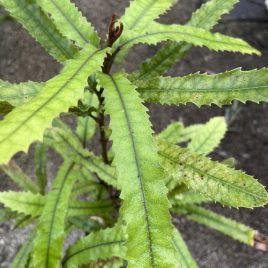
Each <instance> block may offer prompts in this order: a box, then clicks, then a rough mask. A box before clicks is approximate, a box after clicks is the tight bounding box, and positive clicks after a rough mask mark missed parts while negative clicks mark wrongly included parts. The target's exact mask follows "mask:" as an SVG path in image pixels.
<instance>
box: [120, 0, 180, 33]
mask: <svg viewBox="0 0 268 268" xmlns="http://www.w3.org/2000/svg"><path fill="white" fill-rule="evenodd" d="M176 2H177V0H149V1H148V0H133V1H131V2H130V6H129V7H128V8H127V9H126V11H125V14H124V15H123V16H122V17H121V19H120V21H121V22H122V23H123V25H124V29H125V30H141V31H144V28H147V26H148V23H151V22H152V21H153V20H155V19H157V18H158V17H159V15H161V14H163V13H165V12H166V11H167V10H169V9H170V7H171V6H172V5H173V4H175V3H176Z"/></svg>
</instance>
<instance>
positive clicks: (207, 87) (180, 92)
mask: <svg viewBox="0 0 268 268" xmlns="http://www.w3.org/2000/svg"><path fill="white" fill-rule="evenodd" d="M134 83H135V85H136V86H137V87H138V91H139V93H140V94H141V97H142V98H143V99H144V100H145V101H147V102H160V103H161V104H169V105H170V104H175V105H179V104H186V103H190V102H191V103H194V104H195V105H197V106H198V107H199V106H201V105H211V104H216V105H218V106H219V107H221V106H222V105H226V104H230V103H231V102H232V101H233V100H239V101H241V102H246V101H253V102H256V103H258V102H260V101H268V94H267V92H268V90H267V88H268V69H267V68H262V69H259V70H252V71H241V69H235V70H232V71H228V72H225V73H220V74H215V75H206V74H191V75H187V76H184V77H176V78H170V77H156V78H154V79H152V80H147V81H135V82H134Z"/></svg>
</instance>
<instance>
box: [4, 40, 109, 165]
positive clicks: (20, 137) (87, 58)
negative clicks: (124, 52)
mask: <svg viewBox="0 0 268 268" xmlns="http://www.w3.org/2000/svg"><path fill="white" fill-rule="evenodd" d="M106 52H107V50H96V49H95V48H94V47H92V46H91V45H88V46H86V47H85V48H84V49H83V50H82V51H81V52H80V54H79V56H78V58H76V59H74V60H70V61H68V63H67V64H66V66H65V68H64V69H63V71H62V72H61V73H60V74H59V75H57V76H55V77H54V78H52V79H51V80H49V81H48V82H47V83H46V85H45V87H44V89H43V90H42V91H41V92H40V93H39V94H38V95H37V96H36V97H34V98H33V99H32V100H31V101H29V102H28V103H26V104H24V105H22V106H20V107H17V108H16V109H15V110H14V111H12V112H11V113H9V114H8V115H7V116H6V117H5V119H4V120H2V121H0V151H1V155H0V163H6V162H8V161H9V159H10V158H11V157H12V156H13V155H14V154H15V153H16V152H18V151H26V150H27V148H28V147H29V145H30V144H31V142H33V141H35V140H40V139H41V138H42V135H43V132H44V130H45V129H46V128H47V127H49V126H50V124H51V121H52V119H53V118H55V117H56V116H58V115H59V114H60V113H61V112H65V111H67V110H68V108H69V107H70V106H72V105H76V103H77V101H78V100H79V99H80V98H81V97H82V96H83V93H84V86H85V85H86V80H87V77H88V75H90V74H91V73H93V72H95V71H97V70H100V69H101V65H102V62H103V59H104V57H105V55H106Z"/></svg>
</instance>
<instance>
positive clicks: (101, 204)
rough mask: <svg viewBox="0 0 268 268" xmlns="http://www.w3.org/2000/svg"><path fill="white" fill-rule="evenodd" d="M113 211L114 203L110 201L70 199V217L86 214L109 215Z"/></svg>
mask: <svg viewBox="0 0 268 268" xmlns="http://www.w3.org/2000/svg"><path fill="white" fill-rule="evenodd" d="M111 211H112V204H111V202H108V201H95V202H93V201H77V200H72V201H70V204H69V207H68V217H76V216H86V215H93V216H94V215H98V216H100V215H107V214H108V213H110V212H111Z"/></svg>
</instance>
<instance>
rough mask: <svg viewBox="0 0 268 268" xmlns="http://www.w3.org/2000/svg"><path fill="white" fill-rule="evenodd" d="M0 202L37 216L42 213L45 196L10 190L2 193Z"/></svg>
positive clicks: (10, 207) (12, 208)
mask: <svg viewBox="0 0 268 268" xmlns="http://www.w3.org/2000/svg"><path fill="white" fill-rule="evenodd" d="M0 202H1V203H3V204H4V205H5V207H7V208H9V209H11V210H12V211H16V212H18V213H23V214H25V215H30V216H32V217H36V216H39V215H41V214H42V211H43V207H44V203H45V197H44V196H42V195H40V194H33V193H30V192H12V191H9V192H1V193H0Z"/></svg>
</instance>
